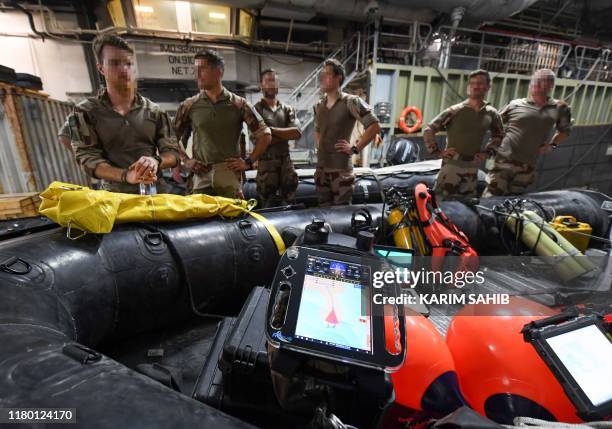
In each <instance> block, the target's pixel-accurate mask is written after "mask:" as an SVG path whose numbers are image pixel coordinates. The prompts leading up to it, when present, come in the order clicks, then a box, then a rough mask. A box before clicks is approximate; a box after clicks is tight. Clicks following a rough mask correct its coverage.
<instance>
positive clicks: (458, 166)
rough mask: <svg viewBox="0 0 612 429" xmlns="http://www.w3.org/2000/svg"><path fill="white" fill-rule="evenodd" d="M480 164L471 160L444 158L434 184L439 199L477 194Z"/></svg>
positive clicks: (469, 196) (468, 196)
mask: <svg viewBox="0 0 612 429" xmlns="http://www.w3.org/2000/svg"><path fill="white" fill-rule="evenodd" d="M477 184H478V166H476V165H475V164H474V163H472V162H471V161H455V160H451V161H450V162H449V161H447V160H442V167H441V168H440V171H439V172H438V177H437V179H436V183H435V185H434V191H435V192H436V196H437V197H438V198H439V199H452V198H460V199H463V198H471V197H475V196H476V185H477Z"/></svg>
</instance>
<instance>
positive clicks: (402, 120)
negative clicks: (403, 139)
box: [399, 106, 423, 134]
mask: <svg viewBox="0 0 612 429" xmlns="http://www.w3.org/2000/svg"><path fill="white" fill-rule="evenodd" d="M411 113H413V114H414V115H415V116H416V123H415V124H414V125H413V126H411V127H409V126H408V124H406V117H407V116H408V115H410V114H411ZM422 125H423V114H422V113H421V110H420V109H419V108H418V107H416V106H408V107H406V108H405V109H404V110H402V113H401V114H400V118H399V128H400V130H402V131H403V132H405V133H406V134H412V133H415V132H417V131H418V130H420V129H421V126H422Z"/></svg>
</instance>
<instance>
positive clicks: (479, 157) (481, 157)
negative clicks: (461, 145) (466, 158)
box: [473, 152, 489, 165]
mask: <svg viewBox="0 0 612 429" xmlns="http://www.w3.org/2000/svg"><path fill="white" fill-rule="evenodd" d="M488 156H489V154H488V153H487V152H478V153H476V155H474V161H473V162H474V164H476V165H478V164H480V163H481V162H482V161H484V160H485V159H487V157H488Z"/></svg>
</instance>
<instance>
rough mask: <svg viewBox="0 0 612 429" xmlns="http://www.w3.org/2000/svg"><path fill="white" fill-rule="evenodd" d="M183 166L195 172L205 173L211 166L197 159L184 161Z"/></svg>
mask: <svg viewBox="0 0 612 429" xmlns="http://www.w3.org/2000/svg"><path fill="white" fill-rule="evenodd" d="M183 166H185V168H186V169H187V170H189V171H191V172H192V173H194V174H204V173H208V172H209V171H210V167H208V166H207V165H206V164H204V163H203V162H201V161H198V160H197V159H188V160H186V161H185V162H184V163H183Z"/></svg>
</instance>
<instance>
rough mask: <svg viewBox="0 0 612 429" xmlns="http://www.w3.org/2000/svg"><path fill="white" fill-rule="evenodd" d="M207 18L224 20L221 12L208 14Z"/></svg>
mask: <svg viewBox="0 0 612 429" xmlns="http://www.w3.org/2000/svg"><path fill="white" fill-rule="evenodd" d="M208 17H209V18H210V19H219V20H225V14H224V13H222V12H210V13H209V14H208Z"/></svg>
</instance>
